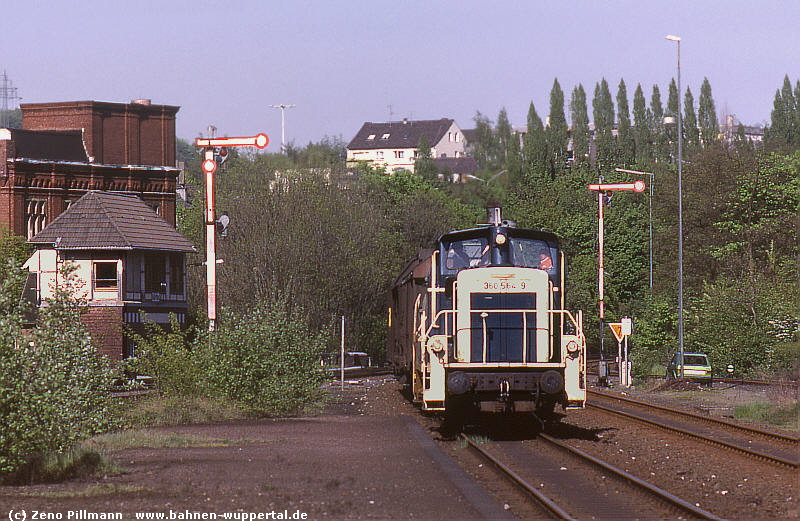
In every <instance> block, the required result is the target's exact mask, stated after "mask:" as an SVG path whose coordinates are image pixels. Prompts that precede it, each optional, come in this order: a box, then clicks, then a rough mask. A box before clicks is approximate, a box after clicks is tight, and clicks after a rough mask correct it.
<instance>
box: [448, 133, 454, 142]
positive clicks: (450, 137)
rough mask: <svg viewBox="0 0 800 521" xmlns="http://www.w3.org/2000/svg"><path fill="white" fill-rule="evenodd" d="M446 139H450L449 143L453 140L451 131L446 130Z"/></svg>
mask: <svg viewBox="0 0 800 521" xmlns="http://www.w3.org/2000/svg"><path fill="white" fill-rule="evenodd" d="M447 141H450V142H451V143H452V142H453V133H452V132H448V133H447Z"/></svg>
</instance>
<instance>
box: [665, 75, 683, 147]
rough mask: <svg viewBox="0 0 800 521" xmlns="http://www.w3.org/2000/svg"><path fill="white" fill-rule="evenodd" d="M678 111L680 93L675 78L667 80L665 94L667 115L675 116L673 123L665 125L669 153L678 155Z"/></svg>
mask: <svg viewBox="0 0 800 521" xmlns="http://www.w3.org/2000/svg"><path fill="white" fill-rule="evenodd" d="M679 111H680V94H679V93H678V86H677V85H676V84H675V78H672V81H670V82H669V95H668V96H667V113H666V115H667V116H671V117H673V118H675V124H674V125H666V132H667V140H668V141H669V143H670V155H671V156H672V157H678V131H679V129H678V117H679V114H678V112H679Z"/></svg>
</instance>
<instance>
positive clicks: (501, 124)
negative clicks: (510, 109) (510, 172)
mask: <svg viewBox="0 0 800 521" xmlns="http://www.w3.org/2000/svg"><path fill="white" fill-rule="evenodd" d="M495 132H496V134H497V144H498V147H499V148H500V150H499V152H500V157H499V159H500V162H501V163H502V164H505V163H506V161H508V145H509V143H510V142H511V123H509V121H508V113H507V112H506V109H505V107H503V108H502V109H500V112H499V113H498V114H497V128H496V129H495Z"/></svg>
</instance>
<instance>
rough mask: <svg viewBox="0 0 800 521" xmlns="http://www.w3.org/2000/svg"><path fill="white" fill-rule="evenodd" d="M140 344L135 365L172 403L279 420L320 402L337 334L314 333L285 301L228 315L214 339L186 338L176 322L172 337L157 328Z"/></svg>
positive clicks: (197, 335) (202, 334)
mask: <svg viewBox="0 0 800 521" xmlns="http://www.w3.org/2000/svg"><path fill="white" fill-rule="evenodd" d="M134 338H135V339H136V342H137V345H139V353H140V356H139V358H138V359H136V360H134V361H133V362H131V365H130V367H131V368H133V369H134V370H136V371H137V372H139V373H141V374H146V375H148V376H153V377H155V380H156V385H157V386H158V388H159V390H161V391H162V392H163V393H164V395H165V398H166V399H167V400H174V399H176V398H204V399H206V400H210V401H211V403H220V404H224V403H225V402H231V403H232V404H233V405H236V406H240V407H244V408H246V409H248V410H249V411H251V412H255V413H257V414H266V415H275V414H284V413H288V412H296V411H299V410H302V409H304V408H307V407H308V406H310V405H312V404H313V403H315V402H316V401H317V400H318V398H319V397H320V392H321V391H320V384H321V382H322V379H323V375H322V373H321V372H319V371H318V367H319V366H318V361H319V358H320V355H321V353H322V352H324V351H325V347H326V346H327V345H328V342H329V339H330V334H329V331H328V330H327V329H323V330H322V331H316V332H315V331H313V330H312V329H311V328H310V326H309V325H308V323H307V322H306V319H305V314H304V312H303V311H302V310H301V309H299V308H297V307H293V306H292V305H291V304H290V303H289V301H288V300H287V299H285V298H282V297H280V296H279V297H277V298H276V299H275V300H274V301H272V302H270V303H269V304H260V305H257V306H256V307H255V308H253V309H252V310H250V311H249V312H247V313H244V314H235V313H231V312H226V311H224V312H223V313H221V314H220V319H219V320H218V321H217V329H216V331H214V332H213V333H212V334H210V335H209V333H207V332H204V331H203V332H201V331H195V334H194V335H190V334H187V333H186V332H181V331H180V327H179V325H178V324H177V323H176V322H175V321H174V320H173V324H172V330H171V331H164V330H161V329H160V328H159V327H158V326H155V325H151V327H149V328H148V335H147V338H143V337H141V336H137V335H134ZM180 403H184V402H180ZM186 403H188V402H186ZM160 414H167V411H166V410H165V411H162V412H160V413H158V415H160ZM237 414H241V412H238V413H237ZM168 415H171V413H169V414H168Z"/></svg>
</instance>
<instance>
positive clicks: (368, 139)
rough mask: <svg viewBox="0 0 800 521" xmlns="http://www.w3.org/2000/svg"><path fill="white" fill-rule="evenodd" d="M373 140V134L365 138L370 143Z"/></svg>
mask: <svg viewBox="0 0 800 521" xmlns="http://www.w3.org/2000/svg"><path fill="white" fill-rule="evenodd" d="M373 139H375V134H370V135H369V136H367V141H372V140H373Z"/></svg>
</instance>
